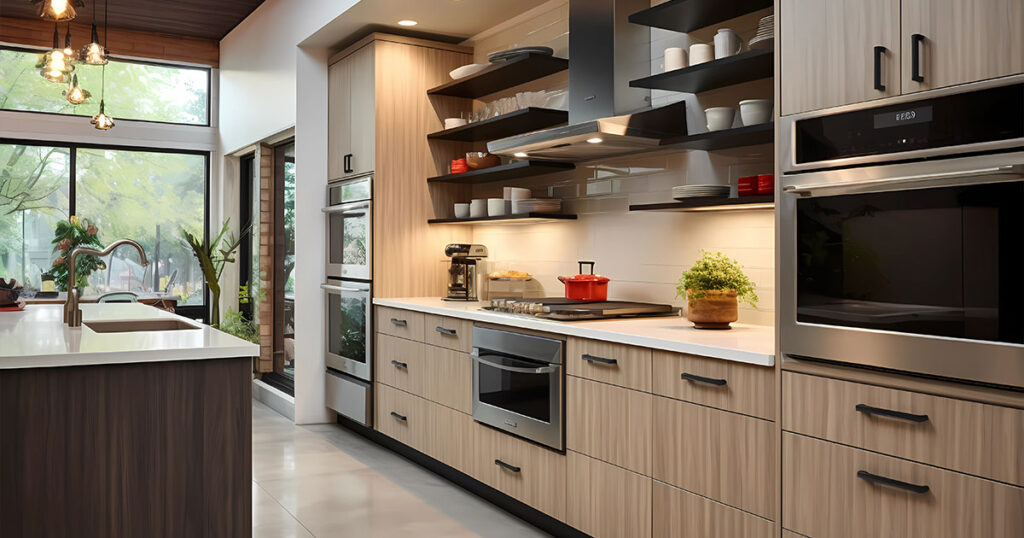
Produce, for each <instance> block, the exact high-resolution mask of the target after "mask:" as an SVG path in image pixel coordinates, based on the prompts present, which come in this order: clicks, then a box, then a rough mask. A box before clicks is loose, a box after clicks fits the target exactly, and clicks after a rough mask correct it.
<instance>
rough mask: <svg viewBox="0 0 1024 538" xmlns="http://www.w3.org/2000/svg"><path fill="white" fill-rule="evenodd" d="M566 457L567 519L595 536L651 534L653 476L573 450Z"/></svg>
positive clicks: (639, 535)
mask: <svg viewBox="0 0 1024 538" xmlns="http://www.w3.org/2000/svg"><path fill="white" fill-rule="evenodd" d="M566 460H567V463H568V471H567V473H566V478H567V488H568V490H569V491H568V494H567V499H566V512H567V515H566V518H567V519H566V523H568V524H569V525H571V526H573V527H575V528H577V529H579V530H581V531H583V532H585V533H587V534H589V535H591V536H594V537H595V538H602V537H605V536H609V537H612V536H614V537H618V536H629V537H636V538H642V537H644V536H650V535H651V479H650V478H647V477H646V476H641V475H638V474H636V473H633V472H630V471H627V470H626V469H622V468H621V467H616V466H614V465H609V464H607V463H604V462H602V461H598V460H595V459H593V458H588V457H587V456H584V455H582V454H577V453H576V452H572V451H569V452H568V453H567V454H566ZM737 536H739V535H737Z"/></svg>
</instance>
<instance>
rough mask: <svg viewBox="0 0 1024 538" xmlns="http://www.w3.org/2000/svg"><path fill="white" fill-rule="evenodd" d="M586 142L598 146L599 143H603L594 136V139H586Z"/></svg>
mask: <svg viewBox="0 0 1024 538" xmlns="http://www.w3.org/2000/svg"><path fill="white" fill-rule="evenodd" d="M587 142H589V143H591V144H600V143H601V142H604V140H602V139H600V138H598V137H596V136H595V137H594V138H588V139H587Z"/></svg>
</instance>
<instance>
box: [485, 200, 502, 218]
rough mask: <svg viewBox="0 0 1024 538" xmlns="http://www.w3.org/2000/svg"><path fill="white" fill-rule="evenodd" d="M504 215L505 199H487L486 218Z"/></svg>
mask: <svg viewBox="0 0 1024 538" xmlns="http://www.w3.org/2000/svg"><path fill="white" fill-rule="evenodd" d="M504 214H505V199H504V198H488V199H487V216H488V217H500V216H502V215H504Z"/></svg>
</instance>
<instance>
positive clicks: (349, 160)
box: [345, 153, 352, 174]
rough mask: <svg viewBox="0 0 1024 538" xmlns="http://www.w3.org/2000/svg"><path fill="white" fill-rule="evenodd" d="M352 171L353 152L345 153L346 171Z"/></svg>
mask: <svg viewBox="0 0 1024 538" xmlns="http://www.w3.org/2000/svg"><path fill="white" fill-rule="evenodd" d="M350 172H352V154H351V153H348V154H346V155H345V173H346V174H348V173H350Z"/></svg>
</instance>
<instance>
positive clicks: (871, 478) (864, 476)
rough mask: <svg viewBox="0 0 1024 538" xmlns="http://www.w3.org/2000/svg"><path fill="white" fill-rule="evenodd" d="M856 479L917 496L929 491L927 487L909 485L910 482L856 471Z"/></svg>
mask: <svg viewBox="0 0 1024 538" xmlns="http://www.w3.org/2000/svg"><path fill="white" fill-rule="evenodd" d="M857 478H859V479H861V480H863V481H865V482H867V483H869V484H878V485H879V486H889V487H892V488H897V489H903V490H907V491H910V492H912V493H918V494H922V493H928V491H929V490H930V489H931V488H929V487H928V486H923V485H917V484H911V483H910V482H904V481H902V480H896V479H895V478H889V477H886V476H879V475H877V474H872V473H869V472H867V471H857Z"/></svg>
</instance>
